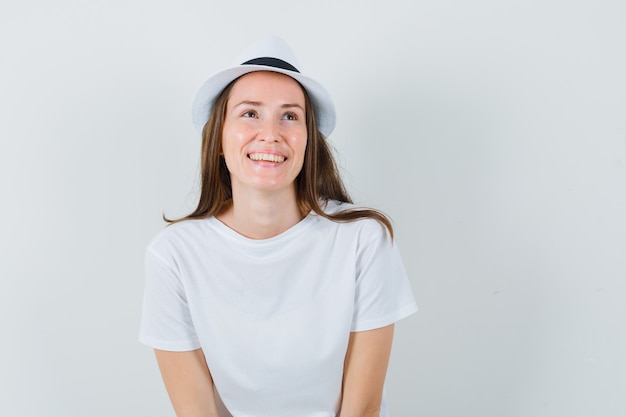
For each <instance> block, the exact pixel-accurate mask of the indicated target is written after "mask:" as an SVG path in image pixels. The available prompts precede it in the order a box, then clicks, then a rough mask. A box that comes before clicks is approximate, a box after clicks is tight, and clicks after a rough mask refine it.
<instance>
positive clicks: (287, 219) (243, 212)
mask: <svg viewBox="0 0 626 417" xmlns="http://www.w3.org/2000/svg"><path fill="white" fill-rule="evenodd" d="M252 194H254V195H252ZM304 217H305V214H303V213H301V211H300V208H299V206H298V203H297V199H296V193H295V189H292V190H289V191H286V192H283V193H279V194H277V193H256V192H255V193H236V192H235V190H234V189H233V199H232V203H231V204H230V205H229V206H228V208H227V209H226V210H224V211H223V212H222V213H220V214H219V215H217V218H218V219H219V220H220V221H221V222H222V223H224V224H225V225H226V226H228V227H230V228H231V229H233V230H234V231H236V232H237V233H239V234H240V235H243V236H245V237H248V238H250V239H268V238H271V237H274V236H277V235H279V234H281V233H282V232H284V231H286V230H287V229H289V228H291V227H293V226H295V225H296V224H297V223H298V222H300V221H301V220H302V219H303V218H304Z"/></svg>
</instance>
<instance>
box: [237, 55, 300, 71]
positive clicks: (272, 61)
mask: <svg viewBox="0 0 626 417" xmlns="http://www.w3.org/2000/svg"><path fill="white" fill-rule="evenodd" d="M241 65H264V66H266V67H274V68H280V69H284V70H288V71H293V72H300V71H298V69H297V68H296V67H294V66H293V65H291V64H290V63H289V62H285V61H283V60H282V59H278V58H270V57H263V58H254V59H251V60H250V61H246V62H244V63H243V64H241Z"/></svg>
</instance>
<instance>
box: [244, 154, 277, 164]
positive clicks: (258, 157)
mask: <svg viewBox="0 0 626 417" xmlns="http://www.w3.org/2000/svg"><path fill="white" fill-rule="evenodd" d="M248 157H249V158H250V159H252V160H253V161H268V162H283V161H284V160H285V157H284V156H280V155H273V154H269V153H251V154H250V155H248Z"/></svg>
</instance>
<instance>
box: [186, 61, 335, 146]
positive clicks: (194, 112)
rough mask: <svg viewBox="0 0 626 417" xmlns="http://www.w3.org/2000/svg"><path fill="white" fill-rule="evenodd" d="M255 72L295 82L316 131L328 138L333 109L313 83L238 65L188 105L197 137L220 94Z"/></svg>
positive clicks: (265, 68) (217, 75) (291, 73)
mask: <svg viewBox="0 0 626 417" xmlns="http://www.w3.org/2000/svg"><path fill="white" fill-rule="evenodd" d="M256 71H271V72H278V73H280V74H285V75H288V76H290V77H291V78H293V79H294V80H296V81H298V82H299V83H300V85H302V87H304V89H305V90H306V91H307V93H308V95H309V97H310V98H311V105H312V106H313V112H314V113H315V118H316V121H317V127H318V129H319V131H320V132H321V133H322V134H323V135H324V136H325V137H328V136H329V135H330V134H331V133H332V131H333V130H334V128H335V123H336V116H335V105H334V104H333V100H332V99H331V97H330V94H328V91H326V89H325V88H324V87H323V86H322V85H321V84H320V83H318V82H317V81H315V80H313V79H312V78H309V77H307V76H305V75H302V74H300V73H299V72H295V71H290V70H286V69H282V68H276V67H270V66H265V65H239V66H236V67H231V68H228V69H225V70H222V71H220V72H217V73H215V74H213V75H212V76H210V77H209V78H208V79H207V80H206V81H205V82H204V83H203V84H202V85H201V86H200V88H198V91H196V95H195V96H194V98H193V101H192V104H191V118H192V122H193V125H194V127H195V129H196V130H197V131H198V132H199V133H201V132H202V129H204V125H205V124H206V122H207V121H208V120H209V115H210V114H211V108H212V107H213V104H214V103H215V100H217V97H218V96H219V95H220V93H221V92H222V91H223V90H224V88H226V86H228V84H230V83H231V82H232V81H234V80H236V79H237V78H239V77H241V76H242V75H245V74H249V73H251V72H256Z"/></svg>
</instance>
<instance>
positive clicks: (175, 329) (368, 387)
mask: <svg viewBox="0 0 626 417" xmlns="http://www.w3.org/2000/svg"><path fill="white" fill-rule="evenodd" d="M193 118H194V123H195V125H196V127H198V128H199V129H201V130H202V137H203V143H202V174H201V175H202V188H201V195H200V199H199V203H198V207H197V208H196V210H195V211H194V212H193V213H191V214H190V215H189V216H187V217H185V218H183V219H179V220H175V221H170V223H172V224H170V226H169V227H167V228H165V229H164V230H163V231H162V232H161V233H159V234H158V235H157V236H156V237H155V238H154V239H153V240H152V242H151V243H150V244H149V246H148V248H147V250H146V284H145V296H144V306H143V316H142V324H141V333H140V340H141V341H142V342H143V343H145V344H147V345H149V346H151V347H153V348H154V349H155V352H156V357H157V361H158V364H159V367H160V370H161V374H162V376H163V380H164V382H165V386H166V388H167V391H168V393H169V396H170V399H171V401H172V404H173V407H174V409H175V411H176V414H177V416H179V417H200V416H202V417H207V416H219V417H230V416H232V417H322V416H324V417H334V416H339V415H340V416H341V417H364V416H368V417H369V416H376V417H379V416H380V417H386V416H388V413H387V408H386V401H385V398H384V394H383V385H384V381H385V373H386V370H387V364H388V361H389V355H390V351H391V343H392V336H393V323H394V322H396V321H397V320H399V319H401V318H403V317H406V316H408V315H410V314H412V313H413V312H415V311H416V305H415V301H414V298H413V295H412V293H411V289H410V287H409V284H408V280H407V277H406V273H405V270H404V267H403V265H402V261H401V259H400V256H399V252H398V250H397V248H396V246H395V245H394V243H393V230H392V227H391V223H390V222H389V220H388V218H387V217H386V216H385V215H384V214H382V213H380V212H378V211H376V210H371V209H363V208H358V207H356V206H354V205H352V203H351V200H350V198H349V196H348V194H347V192H346V190H345V188H344V186H343V184H342V182H341V179H340V177H339V175H338V172H337V169H336V165H335V162H334V160H333V157H332V154H331V152H330V149H329V146H328V144H327V143H326V139H325V138H326V137H327V136H328V135H329V134H330V133H331V132H332V130H333V128H334V125H335V110H334V106H333V103H332V100H331V99H330V96H329V95H328V93H327V92H326V90H325V89H324V88H323V87H322V86H321V85H320V84H319V83H317V82H316V81H314V80H313V79H312V78H310V77H307V76H305V75H303V74H301V73H300V72H299V70H298V65H297V63H296V60H295V57H294V55H293V53H292V51H291V50H290V49H289V47H288V46H287V45H286V44H285V43H284V42H283V41H282V40H280V39H278V38H274V37H272V38H267V39H264V40H262V41H260V42H258V43H256V44H254V45H252V46H251V47H249V48H248V49H247V50H246V51H244V53H243V54H242V55H241V56H240V57H239V58H238V59H237V61H236V63H235V65H233V66H232V67H230V68H228V69H226V70H224V71H221V72H218V73H217V74H214V75H213V76H211V77H210V78H209V79H208V80H207V81H206V82H205V83H204V84H203V85H202V86H201V87H200V89H199V90H198V92H197V94H196V97H195V99H194V103H193Z"/></svg>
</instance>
